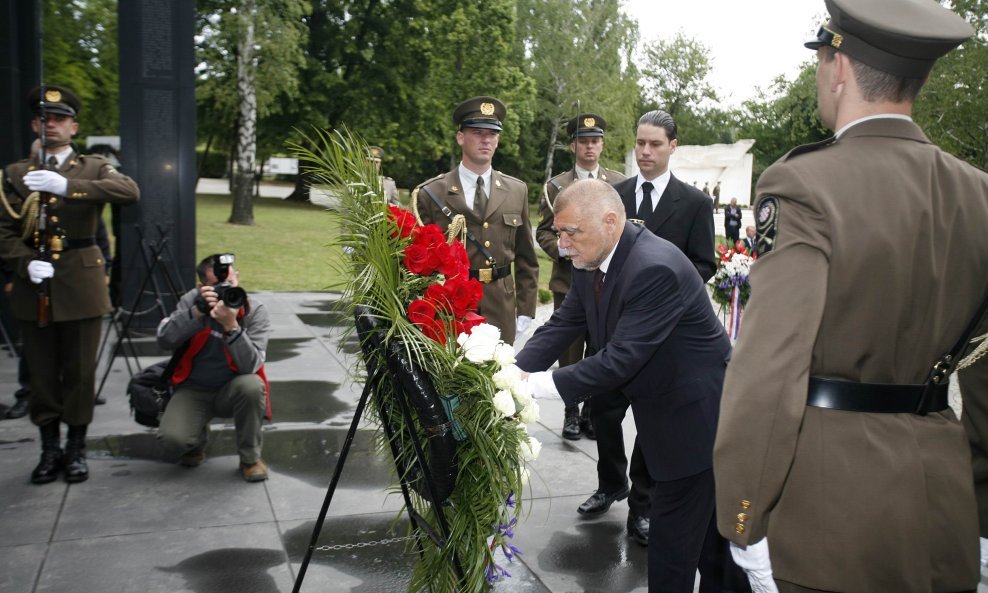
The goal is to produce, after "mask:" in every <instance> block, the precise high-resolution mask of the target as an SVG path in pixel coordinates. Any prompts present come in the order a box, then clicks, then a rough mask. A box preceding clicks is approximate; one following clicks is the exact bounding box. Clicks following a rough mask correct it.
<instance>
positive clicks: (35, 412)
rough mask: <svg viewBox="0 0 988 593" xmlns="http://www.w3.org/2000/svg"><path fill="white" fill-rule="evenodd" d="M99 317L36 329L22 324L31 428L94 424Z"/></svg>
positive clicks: (33, 322)
mask: <svg viewBox="0 0 988 593" xmlns="http://www.w3.org/2000/svg"><path fill="white" fill-rule="evenodd" d="M102 321H103V318H102V317H90V318H88V319H76V320H73V321H53V322H51V323H49V324H48V326H47V327H38V322H37V321H22V322H21V336H22V338H23V340H24V358H26V359H27V365H28V369H29V371H30V375H31V422H33V423H35V424H37V425H38V426H41V425H43V424H48V423H49V422H51V421H53V420H56V421H57V420H61V421H62V422H65V423H66V424H68V425H70V426H86V425H88V424H89V423H90V422H92V421H93V404H94V403H95V401H96V352H97V350H99V338H100V331H101V329H102Z"/></svg>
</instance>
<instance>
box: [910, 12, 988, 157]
mask: <svg viewBox="0 0 988 593" xmlns="http://www.w3.org/2000/svg"><path fill="white" fill-rule="evenodd" d="M952 4H953V9H954V10H955V11H957V12H958V13H959V14H961V15H963V16H964V17H965V18H966V19H967V21H968V22H970V23H971V24H972V26H974V29H975V35H974V38H972V39H971V40H969V41H967V42H965V43H964V44H963V45H961V47H960V48H959V49H956V50H954V51H952V52H950V53H949V54H947V55H946V56H944V57H943V58H941V59H940V60H939V61H938V62H937V65H936V66H934V68H933V72H931V73H930V78H929V80H928V81H927V83H926V85H925V86H924V87H923V91H922V92H921V93H920V95H919V98H918V100H917V101H916V105H915V109H914V117H915V119H916V122H917V123H918V124H919V125H920V126H921V127H922V128H923V130H924V131H925V132H926V134H927V135H928V136H929V137H930V140H932V141H933V142H934V143H935V144H937V145H939V146H941V147H943V148H944V150H947V151H949V152H951V153H952V154H954V155H956V156H957V157H959V158H962V159H964V160H966V161H968V162H970V163H972V164H973V165H976V166H978V167H981V168H982V169H985V168H988V103H986V102H985V100H984V96H985V92H986V91H988V88H986V86H985V68H986V66H988V1H986V0H955V1H954V2H953V3H952Z"/></svg>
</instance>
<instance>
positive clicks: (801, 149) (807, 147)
mask: <svg viewBox="0 0 988 593" xmlns="http://www.w3.org/2000/svg"><path fill="white" fill-rule="evenodd" d="M835 140H836V138H834V137H833V136H831V137H830V138H827V139H826V140H821V141H819V142H814V143H812V144H802V145H800V146H797V147H796V148H793V149H792V150H790V151H789V152H787V153H786V154H785V156H784V157H782V160H784V161H786V160H789V159H790V158H792V157H794V156H799V155H801V154H806V153H808V152H813V151H816V150H820V149H821V148H825V147H827V146H830V145H831V144H833V143H834V141H835Z"/></svg>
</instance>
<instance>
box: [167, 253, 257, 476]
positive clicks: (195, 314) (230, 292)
mask: <svg viewBox="0 0 988 593" xmlns="http://www.w3.org/2000/svg"><path fill="white" fill-rule="evenodd" d="M233 262H234V257H233V254H230V253H223V254H216V255H211V256H209V257H207V258H206V259H204V260H202V261H201V262H199V265H198V266H197V267H196V274H197V275H198V277H199V282H200V286H199V287H198V288H194V289H192V290H190V291H189V292H187V293H186V294H185V295H184V296H182V298H181V300H180V301H179V303H178V308H177V309H176V310H175V312H174V313H172V314H171V315H170V316H169V317H168V318H166V319H163V320H162V321H161V324H160V325H158V344H159V345H160V346H161V347H162V348H164V349H166V350H179V349H184V350H183V351H182V352H181V355H180V357H179V360H178V363H177V364H176V365H175V370H174V372H173V374H172V378H171V382H172V384H173V385H174V386H175V393H174V395H172V398H171V400H170V401H169V403H168V407H167V408H166V409H165V413H164V415H163V416H162V417H161V425H160V426H159V427H158V438H159V439H161V441H162V442H163V444H164V446H165V448H166V449H168V450H169V451H171V452H173V453H174V454H176V455H181V458H180V460H179V463H181V464H182V465H184V466H186V467H195V466H197V465H200V464H201V463H202V462H203V461H205V459H206V444H207V441H208V438H209V422H210V421H211V420H212V419H213V418H233V422H234V427H235V429H236V441H237V452H238V454H239V455H240V472H241V474H242V475H243V478H244V479H245V480H247V481H248V482H259V481H262V480H266V479H267V478H268V471H267V470H268V468H267V466H266V465H265V464H264V461H263V460H262V459H261V423H262V420H263V418H264V417H267V418H269V419H270V417H271V406H270V400H269V399H268V385H267V379H265V377H264V352H265V349H266V348H267V344H268V336H269V334H270V333H271V323H270V320H269V318H268V312H267V309H266V308H265V307H264V305H263V304H262V303H259V302H258V301H257V300H255V299H253V298H251V297H249V296H248V295H247V293H246V292H244V290H243V289H242V288H240V286H239V284H240V282H239V276H238V274H237V271H236V270H235V269H234V267H233Z"/></svg>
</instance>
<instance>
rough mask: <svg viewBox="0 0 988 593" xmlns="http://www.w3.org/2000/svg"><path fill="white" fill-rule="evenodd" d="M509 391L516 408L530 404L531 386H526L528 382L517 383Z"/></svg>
mask: <svg viewBox="0 0 988 593" xmlns="http://www.w3.org/2000/svg"><path fill="white" fill-rule="evenodd" d="M509 389H511V395H513V396H515V401H516V402H518V407H520V408H524V407H525V406H527V405H528V404H529V403H531V402H532V386H531V385H529V384H528V381H517V382H515V384H514V385H512V386H511V387H510V388H509Z"/></svg>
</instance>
